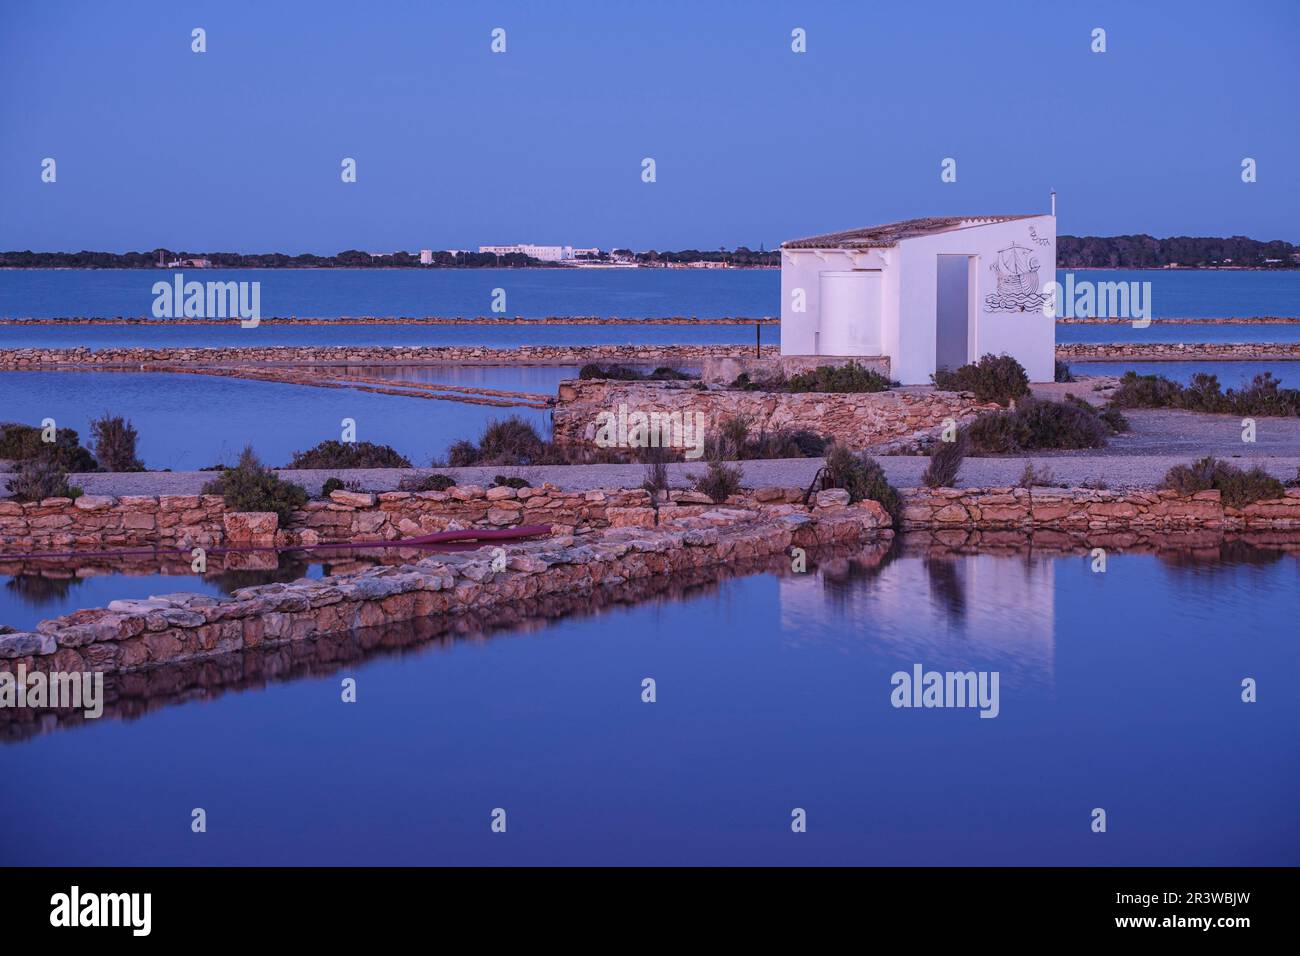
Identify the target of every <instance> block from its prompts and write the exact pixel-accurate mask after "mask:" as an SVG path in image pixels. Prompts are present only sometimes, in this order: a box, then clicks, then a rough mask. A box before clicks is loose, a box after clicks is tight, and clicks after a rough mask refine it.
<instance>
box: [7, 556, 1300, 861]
mask: <svg viewBox="0 0 1300 956" xmlns="http://www.w3.org/2000/svg"><path fill="white" fill-rule="evenodd" d="M874 565H875V561H874V560H866V561H863V562H859V563H846V562H842V561H841V562H831V563H828V564H827V565H826V566H825V567H823V568H821V569H820V570H818V571H816V572H815V573H810V574H808V575H806V576H786V577H781V576H776V575H771V574H756V575H753V576H749V577H742V578H735V579H730V580H727V581H724V582H723V583H721V584H720V585H717V586H714V587H711V588H706V589H704V590H701V591H698V592H695V593H694V594H692V595H691V596H689V597H687V598H685V599H682V600H676V601H667V600H652V601H649V602H646V603H641V604H637V605H634V606H628V607H623V608H618V609H614V610H606V611H603V612H601V613H598V614H594V615H591V616H581V617H570V618H566V619H563V620H560V621H558V622H555V623H552V624H549V625H546V626H543V627H540V628H536V627H531V628H527V629H523V630H519V631H516V632H510V631H498V632H496V633H494V634H493V635H492V636H490V637H489V638H488V639H486V640H474V641H465V640H462V641H457V642H454V643H451V644H444V645H431V646H428V647H427V648H426V649H425V650H424V651H423V652H422V653H415V654H407V655H404V656H400V657H379V658H371V659H370V660H368V661H365V662H362V663H356V664H349V665H345V666H344V667H343V668H342V669H341V670H339V671H336V672H334V673H332V674H329V675H328V676H318V677H312V678H305V679H300V680H295V681H291V682H286V683H276V684H271V685H269V686H267V687H264V688H255V689H247V690H243V691H238V692H229V693H226V694H223V695H220V696H217V697H215V698H213V699H210V700H206V701H189V702H184V703H176V704H174V705H171V706H164V707H162V708H161V709H158V710H155V711H154V712H152V713H149V714H147V715H145V716H143V717H142V718H140V719H138V720H133V721H129V722H127V721H121V720H117V719H113V718H105V719H101V720H100V721H97V722H95V721H92V722H88V723H86V724H83V725H81V726H75V727H71V728H68V729H63V730H58V731H55V732H51V733H47V734H44V735H40V736H35V737H30V738H28V739H26V740H24V741H21V742H17V743H10V744H8V745H5V746H2V747H0V772H3V774H4V776H5V778H6V779H7V780H10V781H11V782H15V785H12V786H7V787H4V788H0V820H3V821H5V822H4V823H0V836H2V839H0V864H6V865H10V864H45V865H58V864H73V865H86V864H107V863H118V864H218V865H219V864H235V863H248V864H295V863H301V864H363V863H392V864H548V863H549V864H554V863H559V864H576V863H596V864H599V863H616V864H627V863H645V864H677V863H704V864H800V863H806V864H885V865H889V864H894V865H929V864H1053V865H1055V864H1082V865H1100V864H1146V865H1156V864H1164V865H1209V864H1225V865H1227V864H1273V865H1295V864H1297V863H1300V832H1298V830H1297V820H1296V814H1295V797H1296V792H1297V784H1298V783H1300V751H1298V750H1297V748H1296V735H1297V729H1298V728H1300V698H1298V697H1297V696H1296V695H1295V694H1294V693H1292V692H1291V689H1292V688H1293V687H1294V686H1295V683H1296V680H1297V678H1300V666H1298V664H1297V661H1298V659H1300V658H1298V657H1297V654H1296V650H1297V647H1296V634H1295V629H1294V628H1293V627H1291V626H1289V625H1285V624H1283V623H1282V622H1289V621H1294V620H1296V619H1297V617H1298V616H1300V588H1297V576H1298V575H1297V567H1298V566H1297V563H1296V558H1294V557H1290V556H1285V557H1283V556H1279V555H1277V554H1271V555H1270V554H1262V553H1257V552H1251V553H1249V554H1246V555H1242V554H1233V553H1227V554H1226V555H1225V556H1220V557H1217V558H1214V559H1212V560H1208V559H1207V560H1200V561H1193V560H1191V559H1187V558H1184V559H1174V558H1169V557H1165V558H1158V557H1155V556H1153V555H1149V554H1140V555H1139V554H1132V555H1124V554H1112V555H1111V558H1110V562H1109V566H1108V570H1107V572H1106V573H1105V574H1094V573H1091V572H1090V570H1089V565H1088V559H1086V558H1085V557H1058V558H1047V557H1026V556H1025V555H1018V556H1009V557H995V556H987V555H985V556H963V557H945V558H935V559H927V558H923V557H900V558H898V559H896V560H893V561H892V562H889V563H887V564H885V565H884V566H883V567H876V566H874ZM916 663H920V664H923V665H924V666H925V667H926V668H928V669H936V670H957V669H963V670H964V669H977V670H997V671H999V672H1000V674H1001V690H1000V705H1001V713H1000V715H999V716H998V717H997V718H996V719H991V720H990V719H980V718H979V717H978V716H977V714H976V712H974V711H972V710H956V709H950V710H937V709H936V710H910V709H894V708H893V707H891V706H890V703H889V696H890V690H891V685H890V675H891V674H892V673H893V672H895V671H897V670H909V669H910V668H911V667H912V665H913V664H916ZM345 676H348V677H355V678H356V680H357V687H358V701H357V703H355V704H343V703H341V702H340V692H339V682H340V680H341V679H342V677H345ZM647 676H649V677H653V678H654V679H655V680H656V681H657V686H658V701H657V702H656V703H654V704H644V703H642V702H641V700H640V692H641V681H642V679H643V678H645V677H647ZM1245 676H1251V677H1254V678H1255V679H1256V680H1257V681H1258V684H1259V695H1260V699H1259V702H1258V703H1256V704H1244V703H1242V702H1241V701H1240V698H1239V694H1240V683H1241V680H1242V678H1243V677H1245ZM1098 806H1100V807H1104V808H1106V810H1107V812H1108V815H1109V832H1107V833H1106V834H1104V835H1099V834H1093V833H1091V832H1090V830H1089V819H1090V816H1089V815H1090V812H1091V810H1092V808H1094V807H1098ZM194 807H203V808H205V809H206V811H207V818H208V832H207V833H206V834H203V835H196V834H193V833H191V832H190V829H189V823H190V811H191V810H192V808H194ZM496 807H502V808H505V809H506V811H507V814H508V831H507V833H506V834H503V835H501V834H498V835H493V834H492V833H490V831H489V819H490V814H491V812H492V810H493V808H496ZM795 807H802V808H804V809H805V810H806V811H807V814H808V832H807V833H806V834H802V835H795V834H792V833H791V832H790V827H789V823H790V813H791V810H792V808H795Z"/></svg>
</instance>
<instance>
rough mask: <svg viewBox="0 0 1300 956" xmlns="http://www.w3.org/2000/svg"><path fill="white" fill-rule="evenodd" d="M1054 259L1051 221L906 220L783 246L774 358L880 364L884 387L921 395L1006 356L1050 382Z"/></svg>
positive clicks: (1026, 218)
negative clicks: (985, 358)
mask: <svg viewBox="0 0 1300 956" xmlns="http://www.w3.org/2000/svg"><path fill="white" fill-rule="evenodd" d="M1055 250H1056V216H1055V215H1042V216H985V217H979V216H943V217H932V218H928V219H908V220H905V221H903V222H892V223H887V224H885V225H881V226H870V227H867V228H865V229H854V230H851V231H848V232H836V233H830V234H827V235H823V236H812V237H811V238H808V239H796V240H793V241H791V242H786V243H782V245H781V354H782V355H783V356H785V355H792V356H809V355H834V356H854V357H861V358H863V359H868V358H877V359H879V358H888V359H889V369H890V375H891V377H892V378H894V379H896V380H897V381H899V382H902V383H903V384H904V385H924V384H926V383H928V382H929V381H930V375H931V374H932V373H933V372H935V371H936V370H937V369H940V368H956V367H957V366H959V365H964V364H966V363H967V362H973V361H976V360H977V359H978V358H979V357H980V356H981V355H985V354H987V353H990V352H991V353H993V354H995V355H998V354H1003V353H1005V354H1007V355H1011V356H1013V357H1014V358H1015V359H1016V360H1017V361H1019V362H1020V364H1021V365H1023V366H1024V367H1025V371H1026V372H1028V373H1029V380H1030V381H1032V382H1050V381H1052V380H1053V378H1054V373H1055V364H1054V360H1055V350H1056V320H1055V316H1054V315H1052V314H1051V303H1050V302H1049V301H1048V300H1049V295H1050V293H1049V292H1047V291H1045V290H1044V287H1045V286H1046V285H1047V283H1049V282H1054V281H1055V278H1056V251H1055ZM1045 306H1046V307H1047V308H1045Z"/></svg>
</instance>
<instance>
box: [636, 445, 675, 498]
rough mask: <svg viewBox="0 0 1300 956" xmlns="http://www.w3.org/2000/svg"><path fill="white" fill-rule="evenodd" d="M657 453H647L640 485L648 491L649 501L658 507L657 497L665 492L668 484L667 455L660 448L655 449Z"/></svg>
mask: <svg viewBox="0 0 1300 956" xmlns="http://www.w3.org/2000/svg"><path fill="white" fill-rule="evenodd" d="M655 451H657V452H660V453H659V454H653V455H648V456H647V457H648V458H649V461H647V462H646V466H645V480H644V481H642V482H641V487H642V488H643V489H645V490H646V491H647V492H649V493H650V501H651V503H652V504H653V505H654V506H655V508H658V507H659V498H660V496H661V495H662V494H663V493H664V492H666V491H667V490H668V489H669V487H670V485H669V478H668V462H667V456H665V455H664V454H662V449H655Z"/></svg>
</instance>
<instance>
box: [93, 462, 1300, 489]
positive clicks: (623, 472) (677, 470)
mask: <svg viewBox="0 0 1300 956" xmlns="http://www.w3.org/2000/svg"><path fill="white" fill-rule="evenodd" d="M1192 457H1193V455H1168V454H1156V453H1147V454H1140V455H1122V454H1107V453H1102V454H1091V455H1083V454H1079V453H1077V452H1075V453H1068V454H1061V455H1050V456H1049V455H1039V456H1035V457H1033V458H1028V457H1020V456H1015V457H1007V458H968V459H966V461H965V462H964V463H963V464H962V468H961V473H960V475H959V477H958V482H957V484H958V486H959V487H968V488H969V487H989V486H1006V485H1014V484H1016V483H1018V482H1019V480H1020V476H1021V473H1022V472H1023V471H1024V469H1025V465H1026V464H1027V463H1029V462H1031V461H1032V462H1034V463H1035V465H1036V466H1037V467H1038V468H1040V469H1044V468H1045V469H1046V470H1047V471H1048V472H1049V473H1050V475H1051V477H1052V479H1053V483H1054V484H1061V485H1071V486H1074V485H1082V484H1104V485H1105V486H1106V487H1108V488H1114V489H1123V488H1154V487H1156V486H1157V485H1158V484H1159V483H1160V480H1161V479H1162V478H1163V477H1164V474H1165V472H1166V471H1168V470H1169V469H1170V468H1171V467H1173V466H1174V465H1178V464H1185V463H1186V462H1188V461H1189V460H1190V459H1191V458H1192ZM878 460H879V461H880V463H881V464H882V465H883V466H884V469H885V473H886V474H887V475H888V476H889V480H890V482H891V483H893V484H894V485H896V486H898V487H900V488H901V487H914V486H916V485H918V484H920V478H921V472H922V471H924V470H925V465H926V459H925V458H922V457H918V456H882V457H881V458H879V459H878ZM1246 463H1247V462H1246V461H1245V460H1243V461H1241V462H1239V464H1246ZM1249 464H1259V465H1262V466H1263V467H1264V468H1265V469H1266V470H1268V471H1269V472H1270V473H1271V474H1273V475H1275V476H1276V477H1278V478H1280V479H1282V480H1287V479H1290V478H1294V477H1295V476H1296V473H1297V470H1300V454H1292V455H1288V456H1276V457H1270V456H1262V455H1260V456H1255V455H1252V456H1250V459H1249ZM820 466H821V459H819V458H816V459H813V458H783V459H774V460H770V461H748V462H743V463H742V467H743V469H744V476H745V477H744V483H745V484H746V485H747V486H750V487H760V486H764V485H779V486H784V487H805V486H807V485H808V484H809V483H810V482H811V481H812V479H813V476H814V475H815V474H816V472H817V469H818V468H819V467H820ZM703 470H704V466H703V465H700V464H684V465H683V464H674V465H669V466H668V471H669V474H670V475H671V477H672V481H673V484H674V485H675V486H679V487H684V486H686V485H687V484H688V481H689V478H688V476H689V475H691V474H695V473H698V472H701V471H703ZM438 471H440V472H444V473H447V474H451V475H454V476H455V477H456V480H457V481H458V482H459V483H460V484H477V485H488V484H491V482H492V478H493V476H495V475H508V476H518V477H522V478H527V479H528V480H529V481H530V482H532V483H533V484H541V483H542V482H543V481H549V482H553V483H554V484H556V485H559V486H560V487H562V488H614V487H623V488H627V487H636V486H638V485H640V484H641V482H642V480H643V479H644V478H645V468H644V466H642V465H545V466H538V467H534V468H520V467H496V468H444V469H438ZM432 473H433V469H429V468H416V469H409V470H402V469H395V468H373V469H358V470H355V471H346V470H343V471H292V470H285V471H281V472H280V475H281V476H283V477H285V478H287V479H289V480H291V481H296V482H298V483H299V484H301V485H303V486H304V487H305V488H306V489H307V490H308V491H310V492H312V493H313V494H316V493H318V492H319V491H320V486H321V483H322V482H323V481H324V480H325V479H326V478H329V477H331V476H334V477H338V478H341V479H343V480H344V481H355V482H357V483H358V484H359V485H360V486H361V487H363V488H366V489H370V490H373V491H391V490H393V489H395V488H396V487H397V483H398V481H399V480H400V479H401V477H402V476H403V475H407V474H432ZM211 478H212V472H202V471H175V472H140V473H135V474H89V475H77V476H76V477H75V478H73V479H72V481H73V484H76V485H79V486H81V487H82V488H83V489H84V490H85V491H86V493H87V494H96V495H158V494H169V495H187V494H197V493H198V492H199V490H200V489H201V488H202V487H203V484H204V482H206V481H208V480H210V479H211Z"/></svg>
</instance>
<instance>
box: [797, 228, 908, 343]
mask: <svg viewBox="0 0 1300 956" xmlns="http://www.w3.org/2000/svg"><path fill="white" fill-rule="evenodd" d="M882 251H883V252H886V253H887V252H889V251H890V250H874V249H873V250H871V251H868V252H844V251H837V250H833V249H818V250H811V249H782V250H781V354H782V355H816V354H818V345H817V343H818V339H819V332H821V331H822V326H821V274H822V273H823V272H847V271H851V270H853V269H880V270H884V271H883V275H882V282H881V296H882V300H881V322H880V326H881V328H880V336H881V339H882V345H883V347H884V348H885V349H886V350H887V349H888V348H889V344H890V342H891V341H892V340H893V339H894V337H895V335H896V332H895V330H894V329H893V327H892V326H893V324H894V323H893V319H892V317H891V306H890V302H891V301H892V299H891V296H892V295H895V293H894V292H893V289H894V288H895V285H896V284H895V283H894V282H893V281H892V280H891V277H890V275H889V272H888V268H887V266H886V261H887V259H886V257H885V256H883V255H882V254H881V253H882ZM796 289H802V290H803V293H804V303H805V305H806V310H805V311H803V312H795V311H794V308H793V303H794V299H793V295H792V294H793V292H794V291H795V290H796ZM832 337H833V336H832ZM823 354H826V353H825V352H824V350H823ZM883 354H889V353H888V351H886V352H884V353H883Z"/></svg>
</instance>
